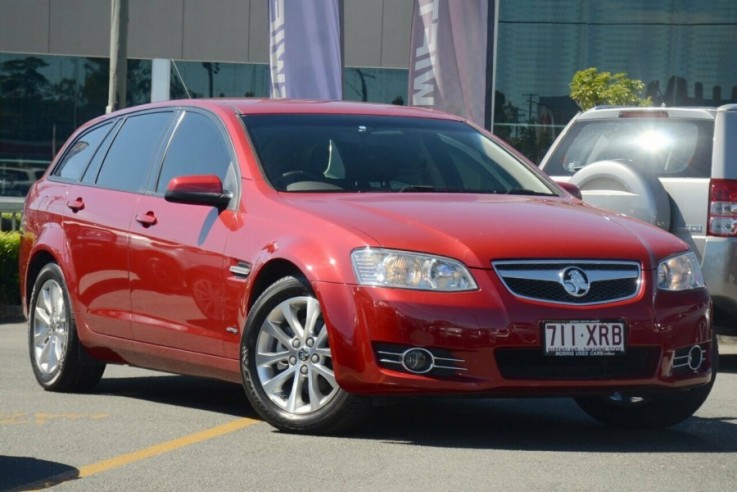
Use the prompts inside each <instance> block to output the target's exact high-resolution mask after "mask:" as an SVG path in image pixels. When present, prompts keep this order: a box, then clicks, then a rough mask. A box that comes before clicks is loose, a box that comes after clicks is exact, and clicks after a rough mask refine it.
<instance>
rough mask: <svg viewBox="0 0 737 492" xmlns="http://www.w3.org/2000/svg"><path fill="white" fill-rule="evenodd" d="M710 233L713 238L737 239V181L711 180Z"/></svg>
mask: <svg viewBox="0 0 737 492" xmlns="http://www.w3.org/2000/svg"><path fill="white" fill-rule="evenodd" d="M708 233H709V235H711V236H732V237H737V180H735V179H712V180H711V186H710V187H709V232H708Z"/></svg>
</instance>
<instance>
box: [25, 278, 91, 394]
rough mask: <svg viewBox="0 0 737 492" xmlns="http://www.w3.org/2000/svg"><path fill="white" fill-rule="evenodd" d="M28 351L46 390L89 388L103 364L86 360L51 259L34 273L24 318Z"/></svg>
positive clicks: (83, 390)
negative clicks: (26, 322) (27, 315)
mask: <svg viewBox="0 0 737 492" xmlns="http://www.w3.org/2000/svg"><path fill="white" fill-rule="evenodd" d="M28 352H29V355H30V357H31V367H33V374H34V375H35V376H36V380H37V381H38V383H39V384H40V385H41V386H42V387H43V388H44V389H46V390H47V391H58V392H77V393H82V392H86V391H89V390H91V389H92V388H94V387H95V385H97V383H99V382H100V379H101V378H102V374H103V372H105V364H103V363H94V362H92V363H91V362H90V361H89V357H88V356H87V355H86V354H84V348H83V347H82V345H81V343H80V341H79V338H78V337H77V326H76V324H75V322H74V313H73V312H72V308H71V304H70V302H69V292H68V291H67V286H66V282H65V281H64V274H63V273H62V271H61V269H60V268H59V266H58V265H56V264H55V263H49V264H48V265H46V266H44V267H43V269H42V270H41V272H40V273H39V274H38V277H36V280H35V282H34V284H33V292H32V294H31V303H30V306H29V318H28Z"/></svg>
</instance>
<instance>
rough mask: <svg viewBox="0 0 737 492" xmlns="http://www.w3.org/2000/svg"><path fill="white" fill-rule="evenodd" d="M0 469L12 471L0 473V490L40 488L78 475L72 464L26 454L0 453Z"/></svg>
mask: <svg viewBox="0 0 737 492" xmlns="http://www.w3.org/2000/svg"><path fill="white" fill-rule="evenodd" d="M0 470H4V471H10V470H12V471H13V472H12V473H0V490H4V491H15V490H19V491H20V490H41V489H45V488H47V487H49V486H52V485H56V484H58V483H61V482H62V481H68V480H73V479H74V478H76V477H77V476H79V470H77V469H76V468H74V467H73V466H69V465H65V464H63V463H56V462H54V461H46V460H40V459H38V458H32V457H27V456H2V455H0ZM39 477H44V478H39ZM51 477H55V479H54V480H52V479H51ZM46 478H48V479H49V481H47V480H46Z"/></svg>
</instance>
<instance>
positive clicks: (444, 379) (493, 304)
mask: <svg viewBox="0 0 737 492" xmlns="http://www.w3.org/2000/svg"><path fill="white" fill-rule="evenodd" d="M475 273H476V279H477V281H478V282H479V290H477V291H473V292H464V293H452V294H449V293H436V292H418V291H411V290H402V289H385V288H374V287H361V286H355V285H344V284H331V283H317V284H316V285H315V286H314V287H315V290H316V292H317V294H318V297H319V298H320V301H321V304H322V306H323V315H324V317H325V320H326V323H327V324H328V327H329V329H330V345H331V350H332V352H333V364H334V372H335V376H336V380H337V381H338V383H339V384H340V385H341V387H342V388H344V389H345V390H346V391H349V392H353V393H361V394H373V395H389V394H459V393H465V394H469V395H488V396H507V395H509V396H553V395H556V396H576V395H585V394H609V393H612V392H614V391H620V392H632V391H637V392H640V393H643V394H644V393H646V392H660V391H672V390H678V389H683V388H690V387H694V386H700V385H703V384H706V383H708V382H709V381H710V380H711V368H712V363H713V360H712V358H713V356H712V347H711V341H712V335H713V334H712V327H711V301H710V299H709V296H708V293H707V292H706V290H703V289H702V290H694V291H688V292H658V293H657V295H654V294H653V292H652V290H651V288H650V286H649V285H644V286H643V289H642V290H641V292H640V294H639V295H638V296H637V297H636V298H634V299H630V300H627V301H622V302H617V303H612V304H605V305H595V306H570V305H561V304H552V303H543V302H537V301H530V300H524V299H519V298H516V297H514V296H512V295H511V294H510V293H509V292H508V291H507V290H506V289H505V288H504V287H503V285H501V283H499V282H498V281H497V280H496V279H495V277H494V273H493V272H491V271H489V272H486V271H485V272H482V274H479V272H475ZM645 283H646V284H650V282H645ZM583 319H586V320H594V319H598V320H613V319H616V320H621V321H623V322H624V323H625V324H626V327H627V334H626V340H627V343H626V354H625V355H622V356H620V355H617V356H565V357H553V356H546V355H544V353H543V334H542V333H543V322H544V321H550V320H561V321H562V320H583ZM694 346H698V347H699V349H700V350H702V351H703V359H704V360H703V361H702V363H700V364H699V365H698V367H697V368H696V369H693V368H692V367H689V365H688V364H687V363H686V364H684V361H686V362H687V361H688V354H689V352H690V351H691V349H692V348H693V347H694ZM412 348H420V349H422V350H424V351H427V352H429V353H431V354H432V355H433V356H434V357H436V358H437V360H438V361H439V363H438V365H439V366H441V367H440V368H439V370H433V371H430V372H428V373H426V374H413V373H411V372H409V371H407V370H406V369H405V368H404V367H403V366H402V364H401V363H397V361H398V360H401V359H397V357H398V356H399V357H401V354H403V353H404V352H405V351H406V350H409V349H412ZM397 354H399V355H397ZM684 357H685V358H684Z"/></svg>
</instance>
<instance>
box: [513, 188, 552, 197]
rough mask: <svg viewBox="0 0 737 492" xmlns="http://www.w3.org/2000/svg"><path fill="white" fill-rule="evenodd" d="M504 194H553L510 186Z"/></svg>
mask: <svg viewBox="0 0 737 492" xmlns="http://www.w3.org/2000/svg"><path fill="white" fill-rule="evenodd" d="M504 194H505V195H532V196H555V194H553V193H545V192H542V191H533V190H526V189H524V188H512V189H511V190H507V191H505V192H504Z"/></svg>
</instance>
